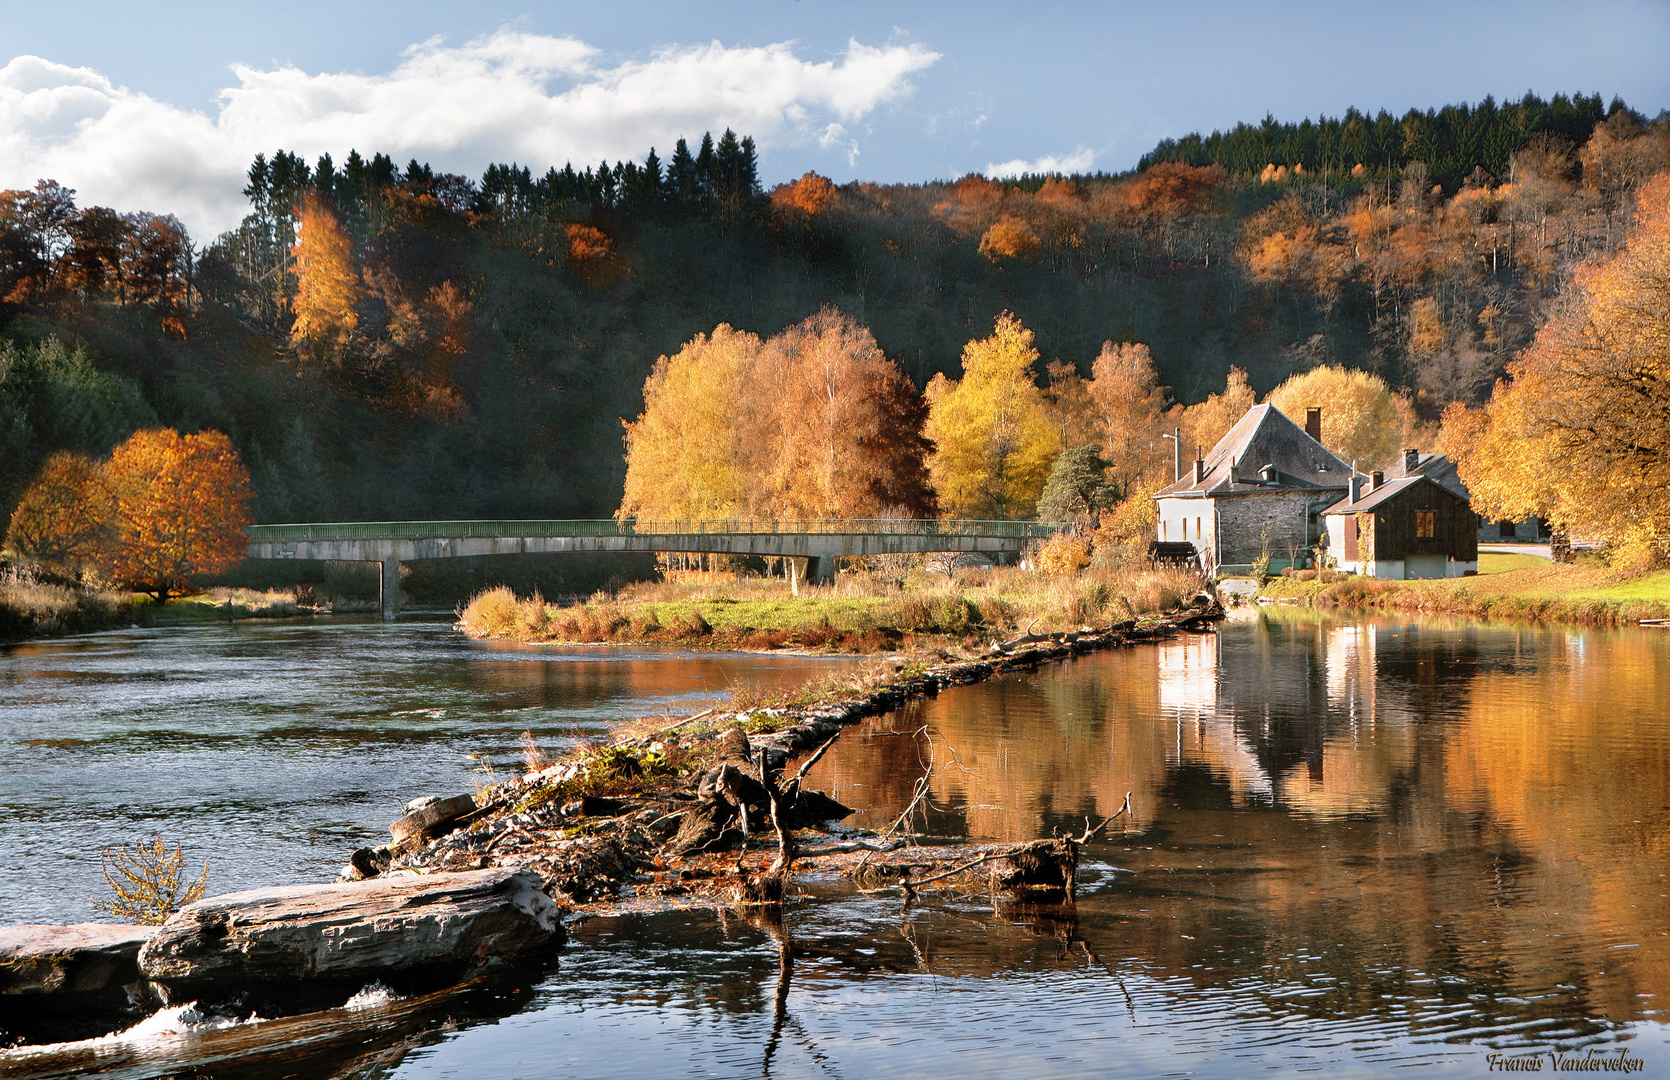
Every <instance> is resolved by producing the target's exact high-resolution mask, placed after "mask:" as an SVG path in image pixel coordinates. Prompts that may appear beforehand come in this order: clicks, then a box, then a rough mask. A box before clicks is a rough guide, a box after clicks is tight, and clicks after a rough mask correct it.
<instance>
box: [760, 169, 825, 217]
mask: <svg viewBox="0 0 1670 1080" xmlns="http://www.w3.org/2000/svg"><path fill="white" fill-rule="evenodd" d="M833 205H835V185H834V184H832V183H830V181H829V178H828V177H826V176H819V175H818V174H817V173H815V172H809V173H807V174H806V175H805V176H802V177H801V178H800V179H799V180H796V181H795V182H794V183H792V184H779V185H777V186H776V187H775V188H772V189H771V208H772V209H773V210H775V211H778V212H783V213H798V214H804V215H806V216H807V217H816V216H817V215H819V214H821V213H823V212H824V211H825V210H828V209H829V208H830V207H831V206H833Z"/></svg>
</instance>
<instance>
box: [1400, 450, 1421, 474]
mask: <svg viewBox="0 0 1670 1080" xmlns="http://www.w3.org/2000/svg"><path fill="white" fill-rule="evenodd" d="M1420 463H1421V452H1420V451H1419V450H1416V449H1415V448H1413V447H1406V448H1405V449H1404V451H1403V475H1405V476H1414V475H1415V469H1416V467H1417V466H1419V465H1420Z"/></svg>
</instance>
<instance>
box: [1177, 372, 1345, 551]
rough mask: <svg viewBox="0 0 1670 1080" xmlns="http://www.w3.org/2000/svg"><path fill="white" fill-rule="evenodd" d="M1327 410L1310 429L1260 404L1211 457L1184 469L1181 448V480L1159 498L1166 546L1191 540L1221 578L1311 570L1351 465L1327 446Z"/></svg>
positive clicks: (1315, 415) (1315, 414)
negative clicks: (1325, 516) (1263, 569)
mask: <svg viewBox="0 0 1670 1080" xmlns="http://www.w3.org/2000/svg"><path fill="white" fill-rule="evenodd" d="M1321 438H1322V410H1321V409H1310V410H1308V411H1307V413H1306V416H1305V426H1304V427H1303V428H1301V427H1299V425H1297V424H1295V423H1294V422H1293V421H1291V420H1289V419H1288V418H1287V417H1285V416H1283V415H1282V414H1281V412H1280V411H1278V410H1277V409H1276V408H1275V406H1273V405H1267V404H1266V405H1256V406H1254V407H1253V408H1251V409H1249V410H1248V411H1247V414H1246V415H1245V416H1243V417H1241V419H1240V420H1238V421H1236V423H1235V426H1234V427H1232V428H1230V429H1229V431H1228V433H1227V434H1225V435H1224V437H1223V438H1221V439H1219V440H1218V444H1217V445H1216V446H1214V447H1213V448H1212V450H1211V452H1210V453H1208V454H1207V455H1206V456H1205V457H1203V458H1200V459H1198V460H1196V461H1195V462H1194V463H1193V467H1192V468H1191V469H1190V470H1188V471H1187V472H1185V471H1184V469H1183V464H1182V449H1181V447H1180V446H1178V447H1177V448H1176V451H1177V452H1176V465H1175V467H1174V473H1173V475H1174V477H1175V482H1173V483H1172V484H1170V485H1168V486H1167V487H1164V488H1161V489H1160V490H1159V491H1158V492H1156V493H1155V494H1154V501H1155V503H1156V504H1157V506H1156V510H1157V512H1158V518H1159V520H1158V522H1157V524H1156V527H1155V528H1156V533H1157V535H1156V537H1155V539H1156V540H1158V541H1159V542H1160V543H1163V544H1171V543H1190V544H1193V545H1194V548H1195V551H1196V552H1197V553H1198V558H1199V561H1200V566H1201V569H1203V570H1205V571H1206V572H1207V573H1209V574H1213V573H1218V574H1221V573H1223V572H1224V571H1227V570H1229V569H1230V568H1231V567H1237V568H1245V569H1250V568H1251V565H1252V564H1253V563H1255V562H1257V561H1258V560H1259V558H1260V557H1262V556H1269V558H1270V566H1271V567H1272V568H1280V567H1284V566H1290V565H1293V564H1295V563H1298V564H1300V565H1303V564H1304V563H1305V562H1307V561H1308V559H1309V552H1310V550H1311V549H1312V548H1313V547H1315V546H1316V545H1317V544H1318V543H1320V542H1321V540H1322V523H1321V512H1322V510H1323V509H1324V508H1326V507H1328V506H1330V505H1332V504H1333V503H1336V502H1338V501H1340V498H1341V497H1342V496H1344V495H1345V494H1346V492H1347V489H1348V487H1349V485H1350V477H1351V467H1350V466H1349V465H1347V464H1346V463H1345V462H1343V461H1341V460H1340V459H1339V458H1337V457H1335V456H1334V455H1333V454H1331V453H1329V452H1328V450H1327V449H1326V448H1325V447H1323V445H1322V441H1321Z"/></svg>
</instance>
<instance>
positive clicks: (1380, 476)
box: [1368, 469, 1386, 491]
mask: <svg viewBox="0 0 1670 1080" xmlns="http://www.w3.org/2000/svg"><path fill="white" fill-rule="evenodd" d="M1368 479H1369V484H1368V489H1369V490H1370V491H1377V490H1379V488H1380V485H1381V484H1384V483H1385V482H1386V474H1385V473H1383V472H1381V471H1380V470H1379V469H1376V470H1374V471H1373V472H1371V473H1369V474H1368Z"/></svg>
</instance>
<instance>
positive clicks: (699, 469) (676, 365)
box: [616, 323, 760, 519]
mask: <svg viewBox="0 0 1670 1080" xmlns="http://www.w3.org/2000/svg"><path fill="white" fill-rule="evenodd" d="M759 351H760V339H759V338H758V337H756V336H754V335H753V334H750V333H748V332H747V331H746V330H733V329H732V328H731V327H730V325H729V324H726V323H720V324H719V325H718V326H717V327H715V328H714V331H713V334H712V336H709V335H706V334H697V335H696V336H695V337H694V338H692V339H691V340H690V341H689V342H688V343H686V344H685V346H684V348H682V349H680V350H679V351H678V352H677V353H675V354H673V355H672V356H670V357H669V356H663V357H661V358H660V359H659V360H657V361H656V362H655V368H654V369H653V370H652V371H651V372H650V376H649V378H648V380H646V381H645V383H644V411H643V412H642V413H640V414H639V415H638V419H637V420H635V421H628V422H627V424H626V494H625V497H624V498H623V499H622V500H621V505H620V509H619V510H618V511H617V512H616V516H617V517H621V518H630V517H647V518H674V519H678V518H725V517H734V516H737V515H738V514H740V513H743V512H745V508H746V507H747V506H748V504H749V494H750V491H749V487H750V485H749V483H748V474H749V471H750V470H749V467H748V463H747V461H746V459H745V455H744V451H743V446H742V433H741V430H740V427H739V425H738V423H737V419H738V417H737V413H738V406H739V403H740V402H741V400H742V396H743V390H744V387H745V384H746V382H747V379H748V378H749V376H750V369H751V368H752V366H753V363H754V359H755V357H756V356H757V355H758V354H759Z"/></svg>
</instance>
